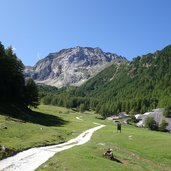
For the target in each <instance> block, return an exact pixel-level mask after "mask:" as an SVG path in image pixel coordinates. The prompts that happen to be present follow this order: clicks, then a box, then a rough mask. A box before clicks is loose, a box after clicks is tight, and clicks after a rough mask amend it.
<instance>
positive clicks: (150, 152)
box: [0, 105, 171, 171]
mask: <svg viewBox="0 0 171 171" xmlns="http://www.w3.org/2000/svg"><path fill="white" fill-rule="evenodd" d="M37 111H39V112H41V113H45V114H46V115H49V116H51V117H52V116H53V117H54V119H55V117H56V119H59V118H60V120H62V121H63V122H62V123H61V122H60V124H59V123H58V122H54V124H53V125H49V126H48V125H45V124H44V125H43V124H37V123H31V122H22V121H20V120H17V119H13V118H10V117H7V116H3V115H0V125H1V126H2V125H3V126H6V127H7V129H0V133H1V137H0V144H1V145H3V146H5V147H7V148H10V149H13V150H15V151H22V150H24V149H28V148H31V147H38V146H44V145H50V144H59V143H62V142H66V141H68V140H69V139H72V138H74V137H77V136H78V135H79V134H81V133H82V132H84V131H85V130H87V129H89V128H92V127H94V124H93V122H98V123H100V124H105V125H106V127H105V128H103V129H100V130H98V131H97V132H95V133H94V134H93V137H92V139H91V140H90V141H89V142H88V143H86V144H83V145H82V146H77V147H74V148H71V149H68V150H65V151H62V152H60V153H58V154H56V155H55V156H54V157H52V158H50V159H49V160H48V161H47V162H46V163H44V164H43V165H42V166H40V168H38V169H37V170H47V171H48V170H49V171H52V170H59V171H63V170H65V171H66V170H67V171H80V170H81V171H84V170H85V171H94V170H97V171H112V170H115V171H117V170H123V171H124V170H130V171H132V170H157V171H160V170H164V171H170V170H171V148H170V146H171V135H170V134H168V133H161V132H154V131H149V130H146V129H142V128H136V127H133V126H129V125H123V126H122V127H123V130H122V133H117V132H116V125H115V124H114V123H113V122H112V121H107V120H102V119H101V118H100V116H99V115H96V114H93V112H85V113H83V114H80V113H77V112H75V111H73V110H68V109H65V108H59V107H54V106H44V105H41V106H39V109H37ZM41 119H42V118H41ZM42 122H43V121H41V123H42ZM44 122H46V120H44ZM55 123H56V124H55ZM108 148H112V149H113V153H114V156H115V157H116V158H117V159H118V160H119V161H121V163H117V162H114V161H111V160H108V159H106V158H104V157H103V153H104V152H105V151H106V150H107V149H108ZM0 153H1V151H0Z"/></svg>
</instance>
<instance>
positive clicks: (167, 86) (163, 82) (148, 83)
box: [75, 46, 171, 114]
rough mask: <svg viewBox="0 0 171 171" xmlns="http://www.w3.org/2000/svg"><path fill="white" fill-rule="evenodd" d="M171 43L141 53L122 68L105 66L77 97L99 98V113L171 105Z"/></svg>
mask: <svg viewBox="0 0 171 171" xmlns="http://www.w3.org/2000/svg"><path fill="white" fill-rule="evenodd" d="M170 94H171V46H167V47H166V48H164V49H163V50H161V51H156V52H155V53H153V54H152V53H150V54H147V55H143V56H138V57H137V58H135V59H133V61H132V62H130V63H125V64H122V65H121V66H120V67H119V68H116V67H115V66H114V65H111V66H110V67H108V68H106V69H104V70H103V71H102V72H100V73H99V74H97V75H96V76H95V77H93V78H91V79H90V80H89V81H87V82H86V83H85V84H83V85H82V86H80V87H79V88H78V89H77V90H76V91H75V95H76V96H83V97H93V98H97V99H99V100H100V103H99V104H98V106H96V109H97V111H98V112H100V113H104V114H108V113H111V114H112V113H117V112H119V111H133V112H141V113H143V112H145V111H148V110H150V109H152V108H156V107H157V106H158V107H168V106H171V96H170Z"/></svg>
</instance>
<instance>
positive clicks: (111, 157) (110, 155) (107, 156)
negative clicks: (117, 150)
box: [103, 148, 114, 160]
mask: <svg viewBox="0 0 171 171" xmlns="http://www.w3.org/2000/svg"><path fill="white" fill-rule="evenodd" d="M103 155H104V156H105V157H106V158H108V159H110V160H113V159H114V156H113V152H112V149H110V148H109V149H108V150H107V151H106V152H105V153H104V154H103Z"/></svg>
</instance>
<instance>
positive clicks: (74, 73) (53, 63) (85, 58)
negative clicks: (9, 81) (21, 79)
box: [25, 46, 127, 87]
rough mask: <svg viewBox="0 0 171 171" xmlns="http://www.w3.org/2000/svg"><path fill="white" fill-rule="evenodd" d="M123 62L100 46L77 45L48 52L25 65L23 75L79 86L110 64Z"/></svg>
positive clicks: (123, 61)
mask: <svg viewBox="0 0 171 171" xmlns="http://www.w3.org/2000/svg"><path fill="white" fill-rule="evenodd" d="M125 62H127V60H126V58H124V57H121V56H118V55H116V54H112V53H105V52H103V51H102V50H101V49H100V48H90V47H79V46H78V47H75V48H69V49H63V50H61V51H59V52H57V53H50V54H49V55H48V56H47V57H46V58H44V59H42V60H40V61H38V62H37V64H36V65H35V66H34V67H26V69H25V76H26V77H32V78H33V79H34V80H35V81H36V82H37V83H44V84H47V85H52V86H56V87H64V86H69V85H77V86H79V85H81V84H82V83H84V82H85V81H87V80H88V79H90V78H91V77H93V76H95V75H96V74H97V73H99V72H100V71H102V70H103V69H104V68H106V67H107V66H109V65H110V64H112V63H114V64H115V65H120V64H122V63H125Z"/></svg>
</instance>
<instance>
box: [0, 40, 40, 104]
mask: <svg viewBox="0 0 171 171" xmlns="http://www.w3.org/2000/svg"><path fill="white" fill-rule="evenodd" d="M23 71H24V65H23V63H22V61H21V60H19V59H18V58H17V56H16V54H15V53H14V52H13V49H12V47H11V46H10V47H8V48H5V47H4V45H3V44H2V43H1V42H0V104H2V103H19V104H22V105H25V106H33V107H36V106H37V105H38V101H39V99H38V90H37V86H36V84H35V82H34V81H33V79H31V78H29V79H27V80H25V78H24V75H23Z"/></svg>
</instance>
